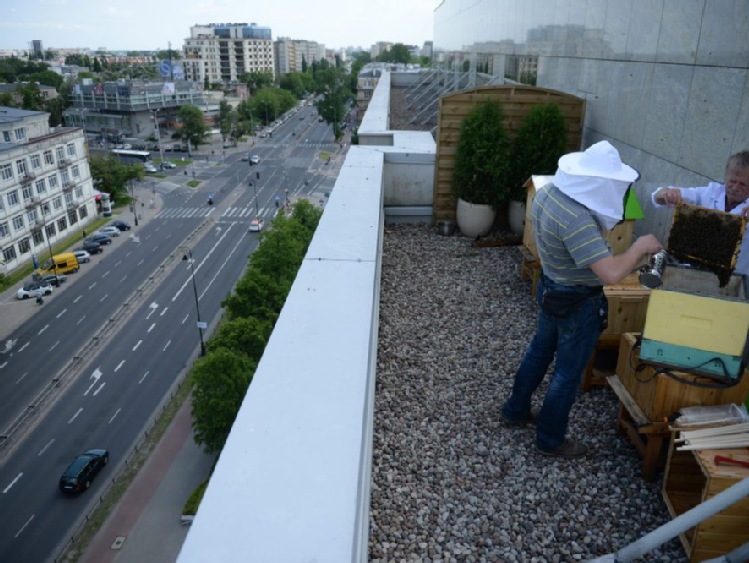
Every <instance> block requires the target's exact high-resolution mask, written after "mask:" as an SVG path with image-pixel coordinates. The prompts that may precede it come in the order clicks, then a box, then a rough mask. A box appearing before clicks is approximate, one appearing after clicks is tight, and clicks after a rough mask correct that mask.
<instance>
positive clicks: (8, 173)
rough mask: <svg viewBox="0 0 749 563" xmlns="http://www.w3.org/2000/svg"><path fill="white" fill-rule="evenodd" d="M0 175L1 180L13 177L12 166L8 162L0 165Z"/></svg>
mask: <svg viewBox="0 0 749 563" xmlns="http://www.w3.org/2000/svg"><path fill="white" fill-rule="evenodd" d="M0 177H1V178H2V179H3V180H10V179H11V178H12V177H13V167H12V166H11V165H10V164H3V165H2V166H0Z"/></svg>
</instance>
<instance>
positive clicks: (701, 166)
mask: <svg viewBox="0 0 749 563" xmlns="http://www.w3.org/2000/svg"><path fill="white" fill-rule="evenodd" d="M434 30H435V34H434V48H435V53H438V52H440V53H441V58H442V60H444V61H445V62H444V64H445V65H446V67H447V68H450V64H451V63H452V62H454V61H461V62H462V61H464V60H466V59H467V58H470V54H471V53H474V52H476V53H482V54H489V55H491V56H492V57H491V59H492V60H494V61H496V60H498V59H499V60H500V61H501V59H503V58H505V59H506V58H507V57H508V56H517V55H535V56H538V74H537V78H536V80H537V81H536V84H537V85H538V86H541V87H544V88H553V89H556V90H561V91H563V92H568V93H570V94H574V95H576V96H580V97H582V98H585V99H586V100H587V113H586V118H585V129H584V133H583V145H584V146H585V147H587V146H589V145H591V144H592V143H595V142H597V141H599V140H602V139H607V140H609V141H610V142H611V143H612V144H614V145H615V146H616V147H617V148H618V149H619V150H620V152H621V154H622V157H623V159H624V160H625V162H627V163H629V164H631V165H632V166H634V167H635V168H636V169H637V170H638V171H639V172H640V173H641V179H640V181H639V182H637V184H636V190H637V193H638V197H639V200H640V202H641V203H642V204H643V208H644V209H645V213H646V219H645V220H644V221H641V222H639V224H638V228H637V230H638V231H640V232H655V233H656V234H659V235H660V236H662V235H664V234H665V233H666V232H667V230H668V228H669V226H670V214H669V213H668V212H664V211H661V210H655V209H653V207H652V206H651V205H650V198H649V194H650V193H651V192H652V191H653V190H654V189H655V188H657V187H658V186H662V185H676V186H696V185H705V183H706V182H708V181H711V180H712V181H722V180H723V175H724V168H725V163H726V161H727V159H728V157H729V156H730V155H731V154H733V153H735V152H738V151H740V150H743V149H747V148H749V73H748V69H749V42H747V41H744V40H741V41H737V40H736V38H737V37H747V35H748V34H749V10H748V9H747V2H746V0H723V1H721V2H711V1H708V0H691V1H689V2H684V1H680V0H601V1H600V2H589V1H587V0H556V1H554V0H487V1H485V2H480V3H475V4H473V5H471V6H466V3H465V2H461V1H460V0H445V1H444V2H443V3H442V4H441V5H440V6H439V7H438V8H437V9H436V10H435V24H434ZM473 59H474V60H475V59H476V57H473ZM493 66H494V67H497V66H499V65H493ZM490 70H491V71H493V72H494V73H495V74H499V75H500V76H501V75H502V74H503V73H502V71H500V69H498V68H493V69H490Z"/></svg>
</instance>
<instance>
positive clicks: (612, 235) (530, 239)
mask: <svg viewBox="0 0 749 563" xmlns="http://www.w3.org/2000/svg"><path fill="white" fill-rule="evenodd" d="M553 178H554V177H553V176H532V177H531V178H529V179H528V181H527V182H526V183H525V188H526V190H527V195H526V198H525V225H523V246H525V247H526V248H527V249H528V250H529V251H530V253H531V254H533V256H535V257H536V258H538V249H537V248H536V237H535V235H534V234H533V225H532V224H531V207H532V206H533V198H534V197H536V189H537V188H538V189H540V188H543V187H544V186H545V185H546V184H548V183H549V182H551V181H552V180H553ZM536 184H539V185H538V186H536ZM634 229H635V222H634V220H632V219H628V220H626V221H622V222H621V223H619V224H618V225H616V226H615V227H614V228H613V229H611V230H610V231H606V232H605V235H606V240H607V241H608V243H609V245H610V246H611V250H613V252H614V254H621V253H622V252H624V251H625V250H627V249H628V248H629V247H630V245H631V244H632V238H633V234H634Z"/></svg>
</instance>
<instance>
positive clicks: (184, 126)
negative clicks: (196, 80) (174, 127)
mask: <svg viewBox="0 0 749 563" xmlns="http://www.w3.org/2000/svg"><path fill="white" fill-rule="evenodd" d="M177 117H178V118H179V122H180V125H181V127H180V129H179V131H178V134H179V136H180V138H182V139H183V141H185V142H187V143H191V144H192V146H193V147H196V148H197V146H198V145H201V144H203V139H204V138H205V136H206V133H208V126H207V125H206V124H205V119H204V117H203V110H201V109H200V108H199V107H196V106H189V105H188V106H182V107H180V108H179V111H178V112H177Z"/></svg>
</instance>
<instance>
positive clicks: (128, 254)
mask: <svg viewBox="0 0 749 563" xmlns="http://www.w3.org/2000/svg"><path fill="white" fill-rule="evenodd" d="M132 253H133V251H132V250H131V251H130V252H128V253H127V254H125V258H127V257H128V256H130V255H131V254H132Z"/></svg>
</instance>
